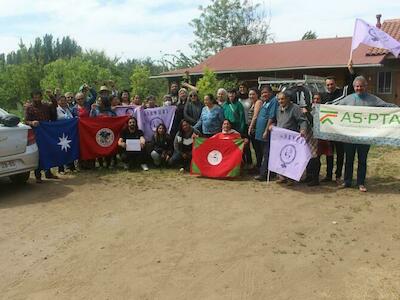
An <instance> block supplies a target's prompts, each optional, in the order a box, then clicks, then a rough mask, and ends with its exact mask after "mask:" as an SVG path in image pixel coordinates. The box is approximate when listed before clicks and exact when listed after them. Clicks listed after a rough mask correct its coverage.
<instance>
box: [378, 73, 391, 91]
mask: <svg viewBox="0 0 400 300" xmlns="http://www.w3.org/2000/svg"><path fill="white" fill-rule="evenodd" d="M382 73H383V74H384V75H383V76H384V78H383V87H382V89H381V87H380V85H379V77H380V74H382ZM387 73H390V89H389V91H388V92H387V91H385V86H386V81H387V78H386V77H387V75H386V74H387ZM376 81H377V82H376V89H377V93H378V94H381V95H390V94H392V93H393V72H392V71H378V74H377V77H376Z"/></svg>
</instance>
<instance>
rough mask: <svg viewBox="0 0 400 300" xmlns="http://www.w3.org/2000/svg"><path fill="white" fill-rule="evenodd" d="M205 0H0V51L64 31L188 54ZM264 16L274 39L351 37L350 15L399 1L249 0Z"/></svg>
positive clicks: (142, 49) (387, 15)
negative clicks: (260, 7) (306, 35)
mask: <svg viewBox="0 0 400 300" xmlns="http://www.w3.org/2000/svg"><path fill="white" fill-rule="evenodd" d="M210 2H211V1H210V0H197V1H196V0H195V1H193V0H189V1H188V0H84V1H83V0H69V1H68V0H0V53H8V52H10V51H12V50H16V49H18V43H19V40H20V39H22V40H23V42H24V43H25V44H27V45H29V44H30V43H32V42H33V41H34V39H35V38H36V37H39V36H40V37H41V36H43V35H44V34H46V33H50V34H52V35H53V36H54V37H62V36H66V35H69V36H70V37H72V38H73V39H75V40H76V41H77V42H78V44H79V45H80V46H82V47H83V48H84V49H96V50H104V51H105V52H106V53H107V55H109V56H112V57H114V56H117V57H119V58H121V60H126V59H128V58H145V57H152V58H154V59H158V58H160V57H161V56H162V55H163V54H169V53H175V52H176V51H177V50H180V51H182V52H184V53H186V54H190V53H191V49H190V47H189V43H191V42H192V41H193V40H194V35H193V28H192V27H191V26H190V25H189V22H190V21H191V20H192V19H193V18H196V17H198V16H199V14H200V11H199V5H203V6H206V5H208V4H209V3H210ZM252 2H253V3H260V4H262V5H263V6H264V7H265V9H266V11H267V12H268V13H269V15H270V19H269V21H270V31H271V33H272V34H273V36H274V41H275V42H283V41H291V40H298V39H300V38H301V37H302V35H303V34H304V33H305V32H306V31H308V30H312V31H315V32H316V33H317V35H318V37H319V38H328V37H335V36H339V37H342V36H351V35H352V33H353V28H354V22H355V19H356V18H361V19H363V20H365V21H366V22H368V23H370V24H375V23H376V18H375V15H376V14H378V13H380V14H382V16H383V17H382V19H383V20H384V19H395V18H400V0H379V1H378V0H364V1H355V0H336V1H311V0H302V1H295V0H265V1H262V0H253V1H252Z"/></svg>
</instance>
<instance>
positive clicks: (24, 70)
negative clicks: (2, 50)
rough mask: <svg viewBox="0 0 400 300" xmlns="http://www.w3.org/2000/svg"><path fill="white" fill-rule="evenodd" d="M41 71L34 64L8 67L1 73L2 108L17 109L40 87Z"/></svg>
mask: <svg viewBox="0 0 400 300" xmlns="http://www.w3.org/2000/svg"><path fill="white" fill-rule="evenodd" d="M41 73H42V71H41V69H40V68H38V67H37V66H36V65H35V64H33V63H24V64H20V65H7V66H5V67H4V69H3V70H2V71H1V72H0V106H1V107H4V108H6V109H16V108H17V107H18V104H21V103H24V102H25V101H26V100H27V99H29V97H30V93H31V92H32V90H34V89H38V88H39V87H40V77H41Z"/></svg>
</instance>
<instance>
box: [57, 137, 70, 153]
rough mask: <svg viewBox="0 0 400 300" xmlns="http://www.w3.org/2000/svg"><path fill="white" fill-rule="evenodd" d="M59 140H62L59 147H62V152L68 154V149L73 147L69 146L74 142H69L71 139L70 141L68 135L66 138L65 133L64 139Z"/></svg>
mask: <svg viewBox="0 0 400 300" xmlns="http://www.w3.org/2000/svg"><path fill="white" fill-rule="evenodd" d="M58 139H59V140H60V142H59V143H58V144H57V145H60V146H61V150H62V151H65V152H68V148H71V146H70V145H69V143H71V142H72V140H69V139H68V135H67V136H65V134H64V133H63V136H62V137H59V138H58Z"/></svg>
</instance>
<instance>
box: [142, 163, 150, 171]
mask: <svg viewBox="0 0 400 300" xmlns="http://www.w3.org/2000/svg"><path fill="white" fill-rule="evenodd" d="M140 166H141V167H142V170H143V171H148V170H149V167H148V166H147V165H146V164H141V165H140Z"/></svg>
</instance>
